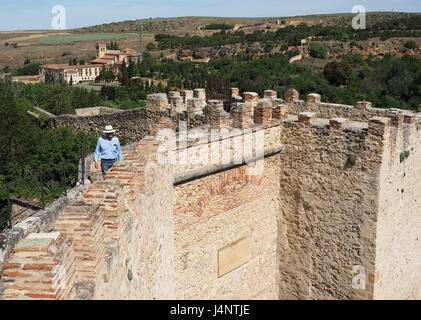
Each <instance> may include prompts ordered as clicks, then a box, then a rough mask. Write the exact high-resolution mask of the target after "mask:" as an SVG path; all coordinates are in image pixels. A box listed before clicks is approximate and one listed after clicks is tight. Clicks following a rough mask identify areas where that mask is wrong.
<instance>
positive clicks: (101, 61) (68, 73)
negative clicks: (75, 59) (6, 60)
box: [39, 43, 140, 84]
mask: <svg viewBox="0 0 421 320" xmlns="http://www.w3.org/2000/svg"><path fill="white" fill-rule="evenodd" d="M139 58H140V54H139V53H137V52H136V51H135V50H133V49H130V48H125V49H122V50H108V49H107V47H106V45H105V44H99V43H97V44H96V58H95V59H94V60H92V61H91V63H90V64H85V65H67V64H46V65H43V66H41V67H40V76H39V77H40V80H41V81H42V82H45V81H46V80H48V79H47V78H48V77H50V80H49V81H54V82H59V81H63V82H65V83H68V84H69V83H70V82H72V83H73V84H77V83H79V82H81V81H93V80H95V79H96V78H97V77H98V76H99V75H100V72H101V69H102V66H105V67H106V68H107V69H112V70H114V72H115V73H116V74H117V73H119V72H121V67H122V65H123V63H125V64H126V66H128V65H129V62H130V59H133V60H134V61H136V60H137V59H139Z"/></svg>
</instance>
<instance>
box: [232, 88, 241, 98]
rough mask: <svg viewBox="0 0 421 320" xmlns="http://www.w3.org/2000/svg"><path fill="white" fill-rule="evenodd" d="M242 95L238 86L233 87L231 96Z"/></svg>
mask: <svg viewBox="0 0 421 320" xmlns="http://www.w3.org/2000/svg"><path fill="white" fill-rule="evenodd" d="M239 95H240V89H238V88H231V97H234V96H239Z"/></svg>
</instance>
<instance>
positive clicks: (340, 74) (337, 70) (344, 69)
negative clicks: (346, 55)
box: [323, 61, 352, 86]
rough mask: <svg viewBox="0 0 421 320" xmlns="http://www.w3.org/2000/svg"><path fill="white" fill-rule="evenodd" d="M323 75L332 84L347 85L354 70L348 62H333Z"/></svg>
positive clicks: (328, 65) (326, 67)
mask: <svg viewBox="0 0 421 320" xmlns="http://www.w3.org/2000/svg"><path fill="white" fill-rule="evenodd" d="M323 75H324V77H325V79H326V80H327V81H329V83H330V84H333V85H337V86H338V85H345V84H347V83H348V81H349V80H350V78H351V75H352V68H351V66H350V64H349V63H348V62H347V61H341V62H338V61H332V62H329V63H328V64H327V65H326V66H325V68H324V70H323Z"/></svg>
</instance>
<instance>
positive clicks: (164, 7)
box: [0, 0, 421, 31]
mask: <svg viewBox="0 0 421 320" xmlns="http://www.w3.org/2000/svg"><path fill="white" fill-rule="evenodd" d="M57 5H61V6H63V7H64V8H65V9H66V19H65V26H66V29H71V28H78V27H85V26H92V25H97V24H103V23H110V22H119V21H124V20H135V19H144V18H156V17H181V16H212V17H284V16H297V15H308V14H322V13H346V12H348V13H351V12H352V7H353V6H355V5H363V6H364V7H365V9H366V11H368V12H370V11H399V12H421V1H420V0H364V1H363V0H355V1H348V0H326V1H315V0H293V1H291V0H260V1H259V0H147V1H146V0H0V30H2V31H6V30H34V29H52V21H53V19H54V16H56V15H57V13H56V14H53V13H52V8H53V7H55V6H57ZM56 21H57V19H56Z"/></svg>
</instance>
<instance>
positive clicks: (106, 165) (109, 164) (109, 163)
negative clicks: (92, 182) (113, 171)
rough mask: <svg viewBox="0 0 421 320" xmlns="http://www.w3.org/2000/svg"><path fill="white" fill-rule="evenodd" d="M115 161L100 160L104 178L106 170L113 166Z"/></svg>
mask: <svg viewBox="0 0 421 320" xmlns="http://www.w3.org/2000/svg"><path fill="white" fill-rule="evenodd" d="M116 160H117V159H111V160H109V159H101V169H102V176H103V177H104V176H105V174H106V173H107V171H108V170H110V168H111V167H112V166H113V164H114V163H115V162H116Z"/></svg>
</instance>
